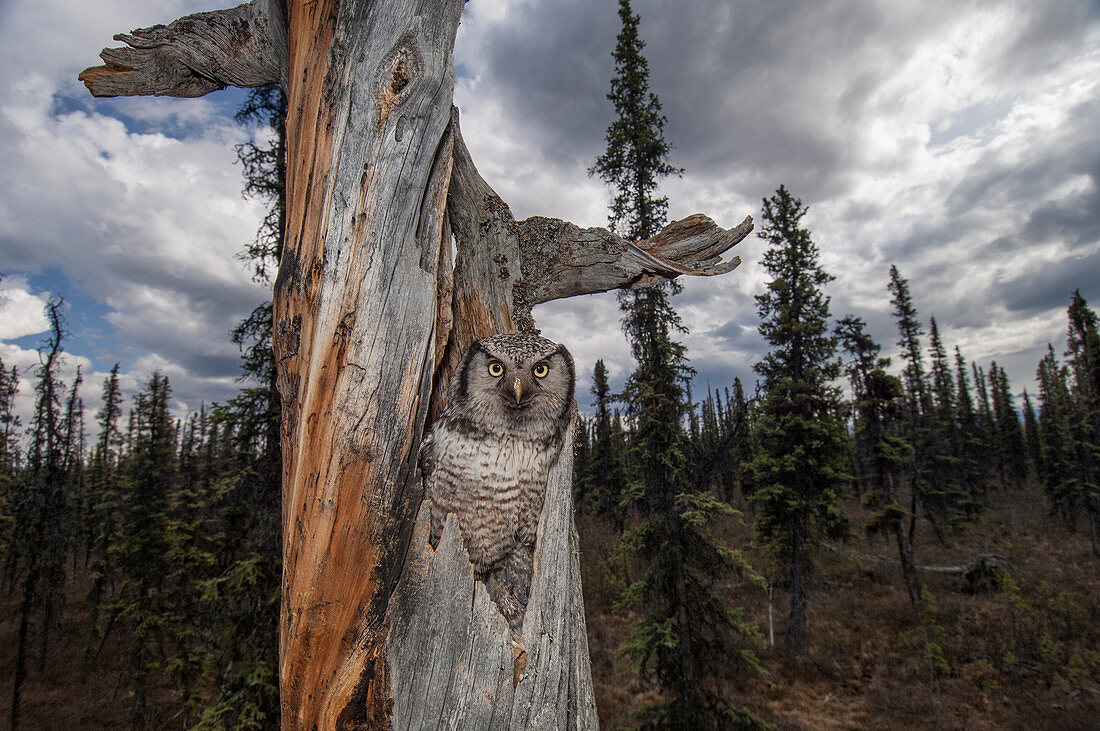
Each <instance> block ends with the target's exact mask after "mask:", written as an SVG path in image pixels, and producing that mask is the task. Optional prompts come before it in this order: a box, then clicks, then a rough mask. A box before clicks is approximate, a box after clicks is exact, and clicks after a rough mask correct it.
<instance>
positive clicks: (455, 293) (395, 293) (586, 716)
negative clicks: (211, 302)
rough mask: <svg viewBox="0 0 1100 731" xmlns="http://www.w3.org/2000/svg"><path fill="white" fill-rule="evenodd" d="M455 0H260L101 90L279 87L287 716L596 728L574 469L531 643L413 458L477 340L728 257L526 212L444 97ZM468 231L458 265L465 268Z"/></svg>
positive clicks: (318, 721)
mask: <svg viewBox="0 0 1100 731" xmlns="http://www.w3.org/2000/svg"><path fill="white" fill-rule="evenodd" d="M463 4H464V3H463V0H373V1H372V2H368V1H367V0H310V1H306V0H285V2H284V0H253V2H251V3H248V4H245V5H241V6H239V7H236V8H232V9H229V10H221V11H215V12H210V13H198V14H195V15H191V16H187V17H185V18H181V19H179V20H177V21H175V22H173V23H171V24H170V25H167V26H155V27H153V28H147V29H142V30H135V31H133V32H131V33H130V34H120V35H117V36H115V38H116V40H120V41H123V42H124V43H125V44H126V46H125V47H122V48H113V49H105V50H104V51H103V53H102V54H101V57H102V59H103V61H104V64H103V65H101V66H96V67H93V68H89V69H86V70H85V71H84V72H83V73H81V75H80V78H81V80H83V81H84V83H85V85H86V86H87V87H88V89H89V90H90V91H91V93H92V94H93V95H95V96H118V95H169V96H181V97H191V96H200V95H202V94H205V93H208V92H210V91H214V90H216V89H221V88H224V87H225V86H229V85H233V86H245V87H249V86H258V85H261V84H267V83H273V82H279V83H282V84H283V86H284V89H285V90H286V92H287V96H288V102H289V112H288V118H287V125H286V128H287V138H288V140H287V141H288V148H289V149H288V158H289V159H288V161H287V237H286V241H285V244H284V250H283V257H282V261H281V263H280V267H279V274H278V278H277V280H276V283H275V292H274V296H275V342H274V349H275V355H276V359H277V361H278V370H279V375H278V382H279V390H280V393H281V397H282V401H283V426H282V440H283V455H284V464H283V556H284V566H283V577H284V578H283V605H282V624H281V637H280V640H281V643H280V665H281V667H280V684H281V702H282V708H283V713H282V715H283V726H284V728H288V729H310V728H377V727H383V726H388V727H395V728H421V727H454V726H456V725H458V724H459V723H462V724H463V725H465V726H467V727H484V728H522V727H539V728H565V727H575V728H592V727H595V726H596V725H597V717H596V710H595V705H594V703H593V700H592V698H593V696H592V681H591V671H590V668H589V663H588V648H587V641H586V639H585V629H584V608H583V602H582V599H581V591H580V574H579V566H578V559H577V537H576V531H575V528H574V527H573V519H572V505H571V497H570V492H571V490H570V486H569V484H570V480H571V473H572V453H571V450H570V449H566V450H564V451H563V455H562V457H561V459H559V461H558V463H557V465H555V467H554V468H553V471H552V473H551V475H550V479H549V484H548V488H547V490H548V491H547V500H546V503H545V506H544V509H543V514H542V516H541V518H540V525H539V541H538V546H537V550H536V556H535V577H534V581H533V585H532V596H531V599H530V603H529V605H528V609H527V614H526V618H525V621H524V624H523V628H522V632H521V638H520V641H519V642H515V643H513V641H512V638H511V636H510V633H509V632H508V630H507V627H506V624H505V623H504V620H503V618H502V617H501V616H500V615H499V613H498V612H497V611H496V608H495V605H493V604H492V601H491V600H490V599H489V598H488V595H487V594H486V593H485V590H484V587H483V586H481V585H479V584H476V582H474V580H473V573H472V569H471V566H470V564H469V561H468V559H467V558H466V555H465V550H464V548H463V547H462V542H461V540H459V538H458V536H457V533H456V532H455V531H454V530H453V527H452V528H451V529H449V530H445V533H444V536H443V539H442V541H441V543H440V545H439V547H438V548H437V549H436V550H435V551H432V549H431V548H430V547H429V546H428V544H427V541H426V539H425V531H426V526H425V520H424V519H423V518H422V517H418V510H419V506H420V503H421V497H422V488H421V485H420V480H419V475H418V474H417V471H416V466H415V465H416V454H417V450H418V449H419V446H420V441H421V437H422V435H423V433H424V430H425V427H426V426H427V425H429V424H430V420H431V418H432V417H433V416H434V415H435V414H436V413H438V411H439V409H440V408H441V407H442V405H443V404H444V402H445V399H446V393H447V384H448V380H449V376H450V374H451V372H452V371H453V369H454V367H455V365H456V363H457V360H458V359H459V357H460V356H461V354H462V353H463V352H464V351H465V349H466V347H467V346H468V345H469V344H470V343H472V342H473V341H474V340H477V339H480V338H482V337H486V336H488V335H490V334H492V333H494V332H512V331H516V330H520V329H524V330H533V329H534V321H533V319H532V317H531V308H532V307H533V306H535V305H536V304H539V303H541V302H548V301H550V300H554V299H558V298H562V297H570V296H574V295H578V294H586V293H590V292H599V291H605V290H609V289H614V288H619V287H633V288H638V287H646V286H650V285H653V284H656V283H659V282H662V281H666V280H667V279H669V278H672V277H676V276H679V275H682V274H687V275H714V274H722V273H725V272H728V271H731V270H732V269H733V268H734V267H736V266H737V264H738V263H739V260H738V259H737V258H736V257H733V258H732V259H729V260H723V259H722V256H723V254H724V253H725V252H726V251H727V250H728V249H729V248H731V247H732V246H734V245H735V244H737V243H738V242H739V241H741V240H742V239H743V238H744V237H745V236H747V235H748V233H749V232H750V231H751V230H752V220H751V218H746V219H745V220H744V221H743V222H742V223H741V224H740V225H738V226H736V227H734V228H732V229H729V230H725V229H722V228H720V227H719V226H717V225H716V224H715V223H714V222H713V221H711V220H710V219H709V218H707V217H705V216H702V215H694V216H690V217H688V218H686V219H684V220H682V221H677V222H675V223H673V224H670V225H669V226H668V227H666V228H665V229H664V230H663V231H661V232H660V233H659V234H658V235H657V236H654V237H653V238H651V239H649V240H646V241H641V242H628V241H625V240H623V239H622V238H620V237H618V236H615V235H614V234H612V233H610V232H608V231H607V230H605V229H600V228H593V229H581V228H579V227H577V226H574V225H573V224H571V223H568V222H566V221H561V220H559V219H553V218H543V217H539V216H535V217H532V218H528V219H526V220H523V221H516V220H515V219H514V218H513V217H512V214H511V212H510V210H509V209H508V206H507V205H506V204H505V203H504V201H502V200H501V199H500V197H499V196H498V195H497V194H496V193H495V192H494V191H493V190H492V188H491V187H490V186H489V185H488V184H487V183H486V182H485V181H484V180H483V179H482V178H481V176H480V175H479V174H478V172H477V169H476V167H475V166H474V163H473V161H472V160H471V158H470V155H469V152H468V151H467V149H466V146H465V144H464V142H463V140H462V135H461V132H460V129H459V122H458V115H457V112H456V111H455V110H453V109H452V106H451V104H452V96H453V86H454V62H453V56H452V54H453V48H454V39H455V32H456V30H457V27H458V20H459V15H460V13H461V11H462V7H463ZM452 235H453V238H454V241H455V244H456V247H455V251H456V255H455V256H456V258H455V260H454V261H453V262H452V260H451V246H450V243H451V240H452Z"/></svg>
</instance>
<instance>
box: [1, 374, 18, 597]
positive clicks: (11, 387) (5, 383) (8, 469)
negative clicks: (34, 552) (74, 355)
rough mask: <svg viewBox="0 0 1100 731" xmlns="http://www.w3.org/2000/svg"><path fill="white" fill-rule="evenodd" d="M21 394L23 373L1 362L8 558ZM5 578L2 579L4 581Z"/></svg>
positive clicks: (3, 528)
mask: <svg viewBox="0 0 1100 731" xmlns="http://www.w3.org/2000/svg"><path fill="white" fill-rule="evenodd" d="M18 391H19V371H18V369H17V368H16V367H15V366H12V367H11V370H7V369H6V368H5V366H4V361H3V359H0V554H2V555H4V556H7V555H8V546H9V545H10V544H11V540H12V530H13V529H14V527H15V515H14V510H15V505H16V504H17V498H18V490H17V485H18V482H17V480H18V478H19V471H20V466H21V465H20V462H21V454H20V449H19V431H20V427H21V423H20V419H19V414H17V413H15V394H16V393H18ZM4 578H5V577H4V576H0V581H2V580H3V579H4Z"/></svg>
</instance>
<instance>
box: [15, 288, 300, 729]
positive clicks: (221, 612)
mask: <svg viewBox="0 0 1100 731" xmlns="http://www.w3.org/2000/svg"><path fill="white" fill-rule="evenodd" d="M47 314H48V316H49V320H50V334H49V336H48V337H47V340H46V343H45V345H44V347H43V349H42V351H41V353H42V359H41V365H40V366H39V367H38V368H37V369H36V372H35V373H34V381H35V408H34V416H33V419H32V422H31V424H29V425H28V429H27V431H26V441H25V445H26V446H25V448H23V447H21V443H23V440H22V439H20V438H19V437H20V436H21V434H20V427H21V425H20V422H19V417H18V416H17V415H16V414H15V413H14V399H13V397H14V394H15V389H16V385H17V383H18V381H17V376H18V373H17V371H16V370H15V369H14V368H12V369H11V370H4V371H3V373H4V377H3V379H2V380H0V425H2V428H3V438H2V443H0V512H2V518H0V521H2V522H0V525H2V526H3V534H2V536H0V551H2V556H3V575H2V581H3V585H4V587H5V591H7V592H9V593H10V594H12V595H14V596H17V597H18V598H19V603H18V631H17V636H16V642H17V648H16V663H15V667H14V668H13V669H12V672H11V677H12V678H13V687H12V688H11V691H12V696H11V705H10V722H11V727H12V728H18V727H19V726H20V725H21V722H22V721H24V720H26V721H28V722H30V724H31V726H35V725H36V719H34V718H27V719H24V718H23V716H22V715H21V713H20V711H21V706H22V703H21V701H22V694H23V691H24V689H25V687H26V684H27V682H28V680H30V679H33V677H34V675H35V673H39V674H41V673H42V672H44V670H45V664H46V662H47V658H48V657H49V655H48V650H49V648H50V647H51V645H53V644H57V643H62V644H64V646H65V654H66V655H68V656H69V657H71V658H72V662H73V663H74V664H79V665H80V666H81V667H82V668H83V670H84V672H87V673H100V672H102V669H101V668H102V665H103V664H104V663H105V662H107V659H106V658H105V657H104V655H105V653H106V654H109V655H110V661H111V663H115V664H117V661H118V659H119V658H122V659H123V660H122V666H123V668H124V669H123V670H122V673H121V676H122V677H121V678H120V684H122V687H123V688H124V689H125V690H124V692H123V693H121V694H120V697H121V698H123V699H124V700H122V701H121V702H120V704H119V705H120V706H122V707H123V708H125V709H126V715H128V717H129V724H130V726H131V727H135V728H145V727H149V726H158V725H160V724H159V723H158V721H159V722H163V719H157V718H155V717H153V716H151V715H150V705H151V704H150V694H151V692H152V691H153V689H154V688H159V689H160V693H161V697H160V698H159V699H158V701H159V704H158V705H163V700H164V698H163V696H164V693H165V691H164V689H165V688H171V689H173V690H172V692H173V693H174V694H175V699H174V706H175V708H174V712H175V713H176V714H178V715H177V718H178V719H179V720H178V722H177V724H176V725H178V726H180V727H195V728H210V729H213V728H266V727H272V726H273V725H275V724H276V723H277V721H276V720H275V719H277V718H278V712H279V709H278V683H277V675H278V653H277V643H276V638H277V630H278V617H279V611H278V606H279V574H280V565H281V558H280V556H281V554H280V510H279V474H280V466H279V445H278V424H277V421H273V420H272V419H273V416H274V418H275V419H277V413H276V414H274V415H273V414H272V413H271V412H270V411H269V410H268V408H267V404H266V401H265V399H263V398H259V399H257V396H258V395H260V396H262V394H257V391H262V390H263V389H245V390H244V391H243V392H242V394H241V395H240V396H238V397H237V398H235V399H233V400H232V401H230V402H228V403H227V404H224V405H220V406H213V407H209V408H207V407H204V408H202V409H201V410H200V411H199V412H198V413H196V414H192V415H191V416H190V417H188V418H187V419H183V420H181V419H174V418H173V417H172V416H171V413H170V402H171V393H172V390H171V385H170V384H169V381H168V378H167V377H166V376H163V375H161V374H160V373H154V374H153V375H152V376H151V377H150V379H149V381H148V382H147V383H146V384H145V385H144V388H143V389H142V390H141V392H140V393H138V394H137V395H136V396H135V397H134V399H133V402H132V403H131V404H130V405H129V408H126V407H125V404H124V402H123V397H122V393H121V389H120V385H119V375H118V366H117V365H116V366H115V367H114V369H112V371H111V373H110V375H109V376H108V377H107V378H106V379H105V381H104V383H103V392H102V400H103V406H102V408H101V409H100V410H99V413H98V416H97V418H96V421H97V426H98V432H97V436H96V438H95V441H94V443H92V444H86V441H85V440H86V434H87V432H88V429H87V428H86V425H85V421H84V420H85V415H84V408H83V401H82V398H81V389H82V387H83V377H82V375H81V374H80V372H79V369H78V371H77V374H76V376H75V378H73V379H72V380H71V382H70V383H69V384H67V385H66V384H65V383H63V382H62V380H61V378H60V376H59V369H60V366H61V361H62V357H63V346H64V335H65V332H64V319H63V316H62V305H61V302H59V301H51V302H50V304H49V305H48V307H47ZM81 593H82V594H84V595H85V596H86V599H87V601H86V604H87V608H88V609H87V612H86V613H84V615H85V616H83V617H80V618H78V619H79V621H78V622H76V623H75V624H76V625H77V626H82V627H83V628H84V629H83V632H82V635H83V640H80V639H79V638H75V637H74V636H73V634H72V629H71V627H73V626H74V622H73V621H72V620H70V621H69V622H68V623H67V626H68V627H69V628H70V629H69V631H68V633H67V634H62V617H63V613H65V611H66V607H65V600H66V597H72V596H73V595H74V594H77V595H79V594H81ZM105 648H107V649H106V650H105Z"/></svg>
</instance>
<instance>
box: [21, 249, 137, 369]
mask: <svg viewBox="0 0 1100 731" xmlns="http://www.w3.org/2000/svg"><path fill="white" fill-rule="evenodd" d="M25 276H26V279H27V283H28V285H29V286H30V289H31V291H32V292H33V293H35V294H41V293H49V294H50V295H51V296H53V297H61V298H63V299H64V300H65V309H64V315H63V316H64V325H65V330H66V333H67V336H66V338H65V350H66V352H69V353H74V354H77V355H81V356H83V357H85V358H88V359H89V360H91V361H92V365H93V368H94V370H96V371H107V370H110V368H111V366H113V365H114V364H115V363H131V362H133V361H134V360H136V359H137V358H140V357H141V356H142V355H144V354H145V353H144V351H143V350H141V349H139V348H135V347H134V346H133V345H129V344H127V343H125V342H123V341H121V340H119V339H118V337H117V335H116V330H115V328H114V326H112V325H111V323H110V321H109V320H108V319H107V316H108V315H109V314H110V313H111V308H110V307H109V306H108V305H106V304H104V303H103V302H100V301H99V300H96V299H93V298H92V297H89V296H88V295H87V294H86V293H85V292H83V291H82V290H81V289H80V287H79V286H78V285H76V284H75V283H73V282H72V281H71V280H70V279H69V278H68V277H66V276H65V275H64V274H62V273H61V270H60V268H58V267H50V268H48V269H44V270H43V271H42V272H40V273H38V274H27V275H25ZM45 337H46V333H44V332H41V333H36V334H32V335H24V336H22V337H19V338H13V339H12V340H10V341H9V342H11V343H14V344H15V345H18V346H19V347H21V348H25V349H35V348H38V347H39V346H40V345H42V344H43V342H44V341H45Z"/></svg>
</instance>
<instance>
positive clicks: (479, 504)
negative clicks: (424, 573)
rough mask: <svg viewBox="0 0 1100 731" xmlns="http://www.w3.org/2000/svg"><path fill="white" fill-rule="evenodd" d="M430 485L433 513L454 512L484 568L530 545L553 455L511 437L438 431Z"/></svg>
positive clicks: (475, 559)
mask: <svg viewBox="0 0 1100 731" xmlns="http://www.w3.org/2000/svg"><path fill="white" fill-rule="evenodd" d="M433 442H434V443H433V452H434V454H435V455H436V463H435V469H434V470H433V472H432V475H431V479H430V482H431V484H429V485H428V488H429V496H430V499H431V501H432V514H433V516H439V517H440V521H441V520H442V518H443V516H445V515H446V514H447V513H453V514H454V515H455V517H456V518H457V520H458V526H459V528H460V530H461V532H462V535H463V538H464V539H465V543H466V550H467V551H468V552H469V554H470V561H471V562H472V563H473V564H474V565H475V566H478V567H480V568H487V567H489V566H492V565H493V564H496V563H497V562H499V561H501V560H503V559H504V557H505V556H507V555H508V553H510V552H511V551H512V550H513V548H514V547H515V546H516V545H517V544H533V543H534V540H535V533H536V531H537V529H538V518H539V512H540V511H541V510H542V501H543V495H544V493H545V489H546V475H547V472H548V471H549V466H550V460H551V457H552V456H553V454H552V452H551V451H550V450H549V449H547V447H546V446H545V445H543V444H539V443H536V442H531V441H528V440H523V439H516V438H513V437H507V436H505V437H497V436H487V435H485V434H477V435H471V434H467V433H463V432H461V431H457V430H450V429H442V430H437V431H436V433H435V434H434V438H433Z"/></svg>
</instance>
